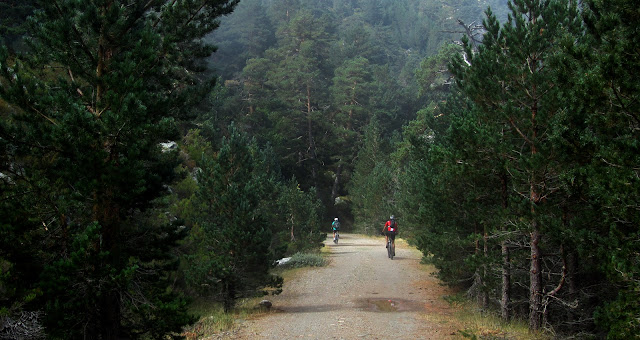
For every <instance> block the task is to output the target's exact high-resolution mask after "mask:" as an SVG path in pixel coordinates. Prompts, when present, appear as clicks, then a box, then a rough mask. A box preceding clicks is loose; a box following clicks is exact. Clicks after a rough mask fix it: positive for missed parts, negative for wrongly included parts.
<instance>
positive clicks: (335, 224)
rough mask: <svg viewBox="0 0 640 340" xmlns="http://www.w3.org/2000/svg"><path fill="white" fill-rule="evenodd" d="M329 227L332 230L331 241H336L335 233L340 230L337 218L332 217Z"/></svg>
mask: <svg viewBox="0 0 640 340" xmlns="http://www.w3.org/2000/svg"><path fill="white" fill-rule="evenodd" d="M331 229H332V230H333V242H335V241H336V233H337V232H338V231H339V230H340V221H338V218H337V217H336V218H334V219H333V223H331Z"/></svg>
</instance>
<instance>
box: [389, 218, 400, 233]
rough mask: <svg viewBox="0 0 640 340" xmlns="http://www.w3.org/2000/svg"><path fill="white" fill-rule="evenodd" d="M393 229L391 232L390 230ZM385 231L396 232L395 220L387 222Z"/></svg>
mask: <svg viewBox="0 0 640 340" xmlns="http://www.w3.org/2000/svg"><path fill="white" fill-rule="evenodd" d="M391 228H393V230H391ZM387 231H392V232H394V233H397V232H398V223H397V222H396V221H395V220H389V226H388V227H387Z"/></svg>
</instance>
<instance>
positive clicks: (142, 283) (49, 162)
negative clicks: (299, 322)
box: [0, 0, 237, 339]
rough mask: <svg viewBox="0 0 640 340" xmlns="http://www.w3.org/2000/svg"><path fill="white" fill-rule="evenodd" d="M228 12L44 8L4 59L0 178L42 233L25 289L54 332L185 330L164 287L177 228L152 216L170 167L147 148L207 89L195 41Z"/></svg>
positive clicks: (192, 5) (194, 3) (93, 5)
mask: <svg viewBox="0 0 640 340" xmlns="http://www.w3.org/2000/svg"><path fill="white" fill-rule="evenodd" d="M236 3H237V1H200V0H184V1H175V2H172V6H168V5H167V4H166V3H165V1H147V2H138V1H125V2H122V1H121V2H116V1H104V2H99V3H97V2H94V1H84V0H83V1H56V2H50V1H42V2H40V3H39V5H40V6H42V7H41V8H42V10H41V11H38V12H37V15H35V16H34V17H33V19H32V21H31V24H32V25H31V30H30V34H31V35H32V36H33V40H32V42H33V44H32V46H31V48H30V50H29V52H28V53H27V54H24V55H21V56H17V57H16V58H15V59H9V58H8V56H7V54H6V50H4V51H3V53H1V54H2V55H1V57H0V65H1V66H2V67H1V69H2V76H1V79H2V87H0V96H2V98H3V99H4V100H6V101H7V102H8V103H9V104H10V105H11V107H12V111H10V112H9V114H8V116H7V117H6V119H3V121H2V125H1V130H0V136H1V138H2V140H3V143H4V146H5V147H6V150H7V151H6V153H5V155H6V158H4V159H3V172H4V170H6V171H7V172H6V173H5V174H6V175H7V176H8V177H9V178H10V182H9V183H10V186H12V188H11V191H12V192H13V193H14V194H15V195H17V196H14V197H16V198H17V199H19V200H20V201H21V202H24V203H22V204H23V205H24V206H27V205H25V204H30V203H31V204H30V205H28V206H30V208H29V210H28V211H27V210H24V213H25V214H26V215H25V216H23V217H22V220H23V221H28V222H26V223H28V224H29V225H31V227H30V228H32V229H34V228H35V226H36V225H38V226H40V227H39V230H38V235H37V236H38V237H37V238H33V239H31V240H30V241H31V242H30V243H29V244H28V247H29V249H30V250H32V251H33V252H34V254H36V257H35V258H34V259H33V261H34V262H33V264H34V265H39V266H43V268H42V271H41V274H42V275H41V276H40V278H38V279H37V280H36V281H35V282H28V283H26V284H25V285H26V286H33V287H36V288H37V289H39V292H40V293H41V294H42V295H39V296H38V297H37V299H36V300H34V301H33V303H32V304H31V305H30V306H29V307H30V308H34V309H36V310H43V311H44V312H45V315H46V319H45V326H46V328H47V329H46V331H47V333H48V334H50V335H51V336H57V337H78V338H80V337H83V338H93V339H98V338H100V339H115V338H119V337H141V336H152V337H161V336H163V335H164V334H169V333H170V332H176V331H179V330H180V326H181V325H183V324H185V323H186V322H188V321H189V317H188V316H187V314H186V306H185V303H184V301H182V300H181V299H180V298H179V297H178V296H177V295H175V294H174V293H172V292H171V289H170V284H169V282H168V281H169V278H170V276H169V274H170V270H172V268H175V259H172V258H171V257H170V254H171V252H169V251H168V250H169V249H171V248H172V247H174V246H175V244H176V241H177V238H179V237H180V234H181V233H180V232H179V230H178V229H177V226H174V225H171V224H170V223H169V221H162V220H157V219H156V218H154V217H153V216H154V214H152V213H151V211H152V210H150V208H153V207H154V206H155V205H157V204H159V203H160V202H159V201H156V200H155V199H156V198H158V197H160V196H161V195H162V194H163V192H164V190H165V189H164V188H163V185H164V184H166V183H169V181H170V180H171V179H172V177H173V174H172V169H173V167H174V166H175V164H176V154H175V153H162V152H161V149H160V147H159V146H158V143H159V142H161V141H163V140H166V139H168V138H175V137H177V135H176V130H175V127H174V123H173V119H174V117H180V116H183V117H184V116H185V115H186V114H191V113H193V112H191V111H192V110H193V108H194V107H195V105H196V104H198V103H200V102H201V100H202V97H203V95H205V94H207V93H208V91H209V90H210V86H211V85H212V83H211V82H210V81H208V80H207V81H202V80H201V79H202V78H200V77H199V74H200V73H201V71H203V70H204V69H205V68H204V65H203V64H202V62H201V58H202V57H205V56H208V55H209V54H210V53H211V52H212V51H213V48H212V47H211V46H208V45H206V44H203V43H202V40H201V39H202V38H203V37H204V35H205V34H207V33H209V32H210V31H212V30H213V29H215V28H216V27H217V21H216V18H217V17H218V16H220V15H222V14H226V13H230V12H231V11H232V10H233V7H234V6H235V4H236ZM21 188H24V190H22V189H21ZM33 203H35V204H33ZM13 230H15V229H13ZM22 235H23V236H20V234H18V237H24V234H22ZM36 246H38V248H39V247H40V246H42V251H38V250H36Z"/></svg>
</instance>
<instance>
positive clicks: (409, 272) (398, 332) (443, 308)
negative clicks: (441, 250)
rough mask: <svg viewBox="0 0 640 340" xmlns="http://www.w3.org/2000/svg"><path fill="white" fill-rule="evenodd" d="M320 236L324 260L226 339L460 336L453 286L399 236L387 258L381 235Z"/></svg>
mask: <svg viewBox="0 0 640 340" xmlns="http://www.w3.org/2000/svg"><path fill="white" fill-rule="evenodd" d="M341 236H342V237H341V239H340V242H339V243H338V244H334V243H333V242H332V241H331V239H327V241H326V242H325V244H326V247H325V251H327V254H326V255H327V258H328V259H329V264H328V265H327V266H325V267H321V268H311V269H308V270H303V271H301V272H299V273H296V275H294V277H292V278H291V279H289V280H287V281H285V284H284V287H283V292H282V294H280V295H277V296H274V297H272V298H271V301H272V303H273V306H272V308H271V310H270V311H269V312H267V313H261V314H258V315H256V316H253V317H250V318H248V319H247V320H241V321H240V326H239V327H237V328H236V329H235V330H234V331H232V332H227V333H226V335H225V336H224V337H221V338H227V339H256V338H258V339H392V338H395V339H460V338H463V336H462V334H461V333H459V332H458V331H459V330H461V329H463V326H462V325H461V324H460V323H457V322H456V318H453V317H452V314H453V313H454V312H455V309H456V308H457V307H454V306H452V305H451V304H449V303H448V302H446V301H445V299H444V298H443V297H445V296H447V295H448V294H450V293H451V292H449V291H448V290H447V288H445V287H443V286H442V285H440V284H439V282H438V280H437V279H436V278H435V277H434V276H433V275H432V273H433V270H434V269H433V267H432V266H427V265H423V264H420V259H421V257H422V255H421V253H420V252H419V251H418V250H416V249H415V248H413V247H410V246H408V245H407V244H406V243H405V242H402V241H400V240H399V241H398V242H397V246H396V257H395V258H394V259H393V260H390V259H389V258H388V257H387V252H386V248H385V246H384V238H383V237H377V238H373V237H367V236H362V235H356V234H342V235H341Z"/></svg>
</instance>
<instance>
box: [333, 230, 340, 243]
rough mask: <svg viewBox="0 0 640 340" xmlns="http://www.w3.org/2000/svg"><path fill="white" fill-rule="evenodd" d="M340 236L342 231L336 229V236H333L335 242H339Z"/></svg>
mask: <svg viewBox="0 0 640 340" xmlns="http://www.w3.org/2000/svg"><path fill="white" fill-rule="evenodd" d="M339 238H340V233H339V232H338V231H337V230H336V236H334V237H333V243H335V244H338V239H339Z"/></svg>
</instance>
